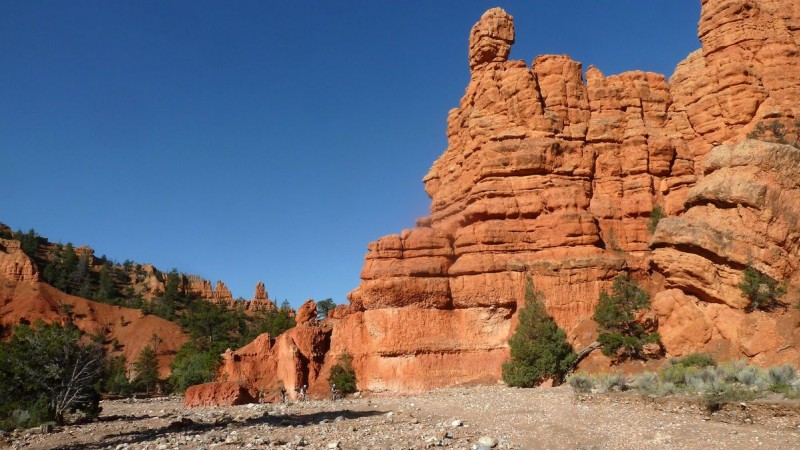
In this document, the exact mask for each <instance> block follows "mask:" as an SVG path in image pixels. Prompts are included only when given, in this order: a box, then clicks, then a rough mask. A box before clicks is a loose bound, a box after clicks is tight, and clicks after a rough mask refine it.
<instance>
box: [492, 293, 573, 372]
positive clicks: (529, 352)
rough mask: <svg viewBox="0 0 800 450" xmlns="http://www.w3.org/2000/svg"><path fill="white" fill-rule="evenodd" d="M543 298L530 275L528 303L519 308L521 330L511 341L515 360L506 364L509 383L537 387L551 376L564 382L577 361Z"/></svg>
mask: <svg viewBox="0 0 800 450" xmlns="http://www.w3.org/2000/svg"><path fill="white" fill-rule="evenodd" d="M543 300H544V297H543V294H542V293H541V292H538V291H536V290H535V289H534V287H533V282H532V281H531V280H530V278H529V279H528V280H527V282H526V285H525V306H524V307H523V308H522V309H520V310H519V324H518V325H517V330H516V331H515V332H514V335H513V336H511V339H509V341H508V344H509V347H511V360H510V361H508V362H506V363H504V364H503V380H504V381H505V382H506V384H508V385H509V386H517V387H533V386H536V385H538V384H540V383H541V382H542V381H544V380H545V379H548V378H551V379H553V381H554V382H556V383H560V382H561V381H563V379H564V376H565V375H566V374H567V372H568V371H569V370H570V368H571V367H572V363H573V362H574V360H575V352H574V351H573V350H572V346H570V345H569V342H567V335H566V333H565V332H564V330H562V329H561V328H559V327H558V325H557V324H556V323H555V321H554V320H553V318H552V317H550V316H549V315H548V314H547V311H546V310H545V307H544V302H543Z"/></svg>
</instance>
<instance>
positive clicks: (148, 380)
mask: <svg viewBox="0 0 800 450" xmlns="http://www.w3.org/2000/svg"><path fill="white" fill-rule="evenodd" d="M133 368H134V370H135V371H136V377H135V378H134V380H133V382H134V384H135V385H136V387H137V388H138V389H141V390H143V391H144V392H147V393H150V392H153V390H154V389H155V387H156V383H158V358H157V355H156V351H155V350H153V347H151V346H149V345H148V346H147V347H145V348H144V349H142V351H141V352H140V353H139V357H138V358H137V359H136V362H134V363H133Z"/></svg>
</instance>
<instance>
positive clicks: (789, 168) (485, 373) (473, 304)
mask: <svg viewBox="0 0 800 450" xmlns="http://www.w3.org/2000/svg"><path fill="white" fill-rule="evenodd" d="M698 35H699V38H700V41H701V43H702V48H701V49H699V50H697V51H695V52H693V53H692V54H690V55H689V56H688V57H687V58H686V59H685V60H684V61H683V62H681V63H680V64H679V65H678V67H677V68H676V70H675V73H674V74H673V76H672V77H671V78H670V80H669V81H668V80H667V79H666V78H665V77H664V76H663V75H659V74H655V73H648V72H639V71H635V72H626V73H623V74H620V75H610V76H605V75H603V73H601V71H600V70H599V69H597V68H595V67H592V66H590V67H589V68H588V69H586V71H585V72H584V69H583V67H582V65H581V63H579V62H576V61H573V60H571V59H570V58H569V57H568V56H565V55H543V56H539V57H537V58H535V59H534V61H533V63H532V64H531V65H527V64H526V63H525V62H524V61H509V60H508V55H509V53H510V48H511V45H512V44H513V43H514V22H513V18H512V17H511V16H510V15H509V14H507V13H506V12H505V11H503V10H502V9H500V8H494V9H491V10H489V11H487V12H486V13H485V14H484V15H483V16H482V17H481V19H480V20H479V21H478V23H476V24H475V26H474V27H473V29H472V31H471V33H470V36H469V45H468V48H469V53H468V61H469V66H470V71H471V77H470V82H469V85H468V86H467V89H466V93H465V95H464V97H463V98H462V100H461V103H460V105H459V107H457V108H454V109H452V110H451V111H450V112H449V113H448V116H447V138H448V147H447V149H445V151H444V153H443V154H442V155H441V156H440V157H439V159H438V160H436V162H434V164H433V166H432V167H431V169H430V171H429V172H428V174H427V175H426V176H425V178H424V180H423V181H424V183H425V190H426V192H427V193H428V195H429V196H430V198H431V207H430V216H429V217H426V218H423V219H420V220H418V222H417V226H416V227H415V228H413V229H410V230H405V231H403V232H402V233H400V234H399V235H390V236H386V237H383V238H380V239H378V240H377V241H376V242H373V243H371V244H370V245H369V247H368V253H367V255H366V257H365V264H364V268H363V270H362V273H361V278H362V282H361V284H360V285H359V286H358V288H357V289H355V290H354V291H353V292H351V294H350V295H349V300H350V305H348V306H347V307H340V308H337V309H336V310H335V311H334V312H333V313H332V314H331V318H329V319H328V320H327V325H328V326H331V327H332V331H331V334H330V342H329V343H327V342H326V343H325V344H324V346H325V347H327V346H328V345H329V346H330V348H329V349H327V348H325V350H327V354H326V356H325V358H324V364H323V366H322V368H321V369H320V372H319V376H315V378H314V379H313V380H312V379H311V378H310V377H309V379H308V380H303V381H304V382H306V381H308V382H309V383H310V386H311V387H312V392H313V391H314V390H317V391H320V392H321V391H323V390H324V386H323V384H324V381H322V380H324V378H325V376H326V374H327V372H328V371H329V370H330V367H331V366H332V365H333V364H335V363H336V361H337V359H338V356H339V355H340V354H341V353H342V352H344V351H348V352H350V353H351V354H352V355H353V356H354V366H355V369H356V372H357V374H358V380H359V387H360V388H362V389H369V390H376V391H380V390H390V391H414V390H422V389H429V388H433V387H438V386H446V385H455V384H462V383H490V382H491V383H493V382H496V381H497V380H499V379H500V375H501V372H500V367H501V363H502V362H503V361H504V360H506V359H507V358H508V346H507V341H508V338H509V336H510V334H511V333H512V332H513V330H514V327H515V319H516V311H517V310H518V308H519V307H520V306H521V305H522V303H523V301H524V299H523V287H524V284H525V281H524V280H525V278H526V276H530V277H531V278H532V279H533V282H534V284H535V285H536V287H537V288H538V289H539V290H541V291H543V292H544V294H545V297H546V307H547V311H548V312H549V313H550V314H551V315H552V316H553V317H554V318H555V320H556V321H557V322H558V324H559V325H560V326H561V327H563V328H564V329H566V331H567V333H568V335H569V338H570V340H571V341H572V343H573V344H574V345H575V346H576V347H579V346H582V345H586V344H588V343H590V342H592V341H593V340H594V339H595V338H596V325H595V324H594V322H593V321H592V319H591V317H592V315H593V313H594V308H595V306H596V303H597V299H598V295H599V293H600V291H601V290H603V289H605V288H608V287H609V286H610V283H611V281H612V280H613V278H614V277H615V276H617V275H618V274H620V273H623V272H627V273H630V274H631V276H632V277H633V278H634V279H636V280H637V281H639V282H640V283H641V284H642V285H643V286H644V287H645V288H646V289H647V290H648V291H650V292H651V294H652V297H653V312H652V314H654V317H655V318H656V320H657V322H658V324H659V332H660V334H661V336H662V341H663V342H662V345H663V351H664V354H665V356H679V355H683V354H686V353H691V352H696V351H708V352H712V353H714V354H715V355H718V356H720V357H723V358H735V357H743V356H744V357H749V358H752V360H753V361H755V362H757V363H760V364H773V363H783V362H789V363H793V364H795V365H798V363H799V362H800V353H798V347H800V331H798V329H797V327H796V323H797V322H798V319H800V312H798V311H796V310H794V309H791V308H790V309H786V310H782V311H776V312H772V313H765V312H761V311H757V312H753V313H746V312H745V310H744V308H745V306H746V303H747V302H746V300H745V299H744V298H743V297H742V294H741V293H740V291H739V290H738V288H737V287H736V285H737V284H738V283H739V282H740V281H741V279H742V272H743V269H744V268H745V267H746V266H747V265H752V266H754V267H755V268H757V269H759V270H761V271H762V272H764V273H766V274H768V275H770V276H772V277H774V278H776V279H779V280H782V281H786V282H787V283H789V284H790V285H794V286H797V285H800V271H798V269H799V268H800V267H799V266H800V262H799V260H798V259H799V257H798V250H799V246H800V224H798V217H800V214H798V213H800V197H799V196H798V195H800V190H798V184H797V181H796V180H797V176H796V174H797V173H800V155H798V153H799V152H800V151H799V150H798V149H797V148H795V147H789V146H781V145H777V144H768V143H764V142H760V141H745V140H744V139H745V137H746V136H747V134H748V133H749V132H750V131H751V130H753V129H754V127H755V126H756V125H757V124H759V123H762V122H765V121H772V120H780V121H785V122H786V123H790V122H794V121H795V120H797V119H798V118H800V68H798V57H799V56H800V4H798V3H797V2H786V1H778V0H704V1H702V12H701V18H700V23H699V33H698ZM656 207H660V208H662V209H663V210H664V211H665V212H666V214H667V215H668V218H666V219H663V220H662V221H661V222H660V223H659V224H658V227H657V229H656V231H655V233H652V234H651V233H650V232H649V231H648V227H647V223H648V221H649V218H650V215H651V213H652V212H653V211H654V209H655V208H656ZM257 342H258V341H256V342H254V343H253V344H251V345H250V346H254V347H256V346H258V345H262V348H261V349H260V350H258V349H253V348H249V347H250V346H248V348H247V350H246V351H245V349H242V350H240V351H239V352H236V353H234V354H233V355H232V356H230V357H229V358H228V362H227V363H226V366H225V369H224V372H223V373H224V374H225V375H227V376H228V377H229V379H230V378H237V377H235V376H232V375H231V374H234V373H236V371H237V370H245V369H243V368H245V367H247V369H246V370H248V371H250V372H259V371H261V372H264V373H261V374H260V375H253V374H252V373H251V375H249V379H254V378H259V377H260V378H269V377H276V376H277V377H278V378H280V376H278V375H276V374H278V373H279V371H277V370H278V369H274V368H273V366H274V365H275V364H278V365H279V364H280V362H275V363H273V362H270V363H269V364H270V365H269V366H266V365H262V366H259V365H258V364H257V363H256V362H255V361H258V360H259V359H257V355H259V354H262V353H264V352H265V351H267V350H269V352H270V354H271V355H276V354H277V353H279V352H281V351H284V352H288V351H289V350H288V349H289V348H291V345H295V346H296V345H297V344H296V342H295V343H291V344H290V343H288V342H287V343H286V345H287V346H289V347H286V349H283V350H281V349H277V348H276V346H280V344H279V343H274V344H270V345H272V347H270V348H267V347H266V343H262V344H257ZM259 352H261V353H259ZM237 353H238V356H237V355H236V354H237ZM301 353H303V354H305V352H301ZM598 353H599V352H595V354H593V355H592V357H590V358H589V359H588V360H586V361H585V362H584V364H585V367H588V368H591V367H601V366H604V365H605V367H607V364H608V360H606V359H604V358H603V357H602V356H600V355H598ZM272 357H273V358H274V356H272ZM236 358H239V359H238V360H237V359H236ZM248 358H249V359H248ZM258 358H261V357H258ZM270 361H271V360H270ZM237 364H241V365H240V366H237ZM240 367H241V368H242V369H240ZM270 371H272V372H270ZM266 372H270V373H271V375H268V376H267V375H265V373H266ZM289 378H291V376H290V377H289ZM239 379H242V380H246V379H248V377H239ZM317 380H320V381H321V383H322V384H320V383H316V384H314V382H315V381H317ZM282 381H283V382H284V383H287V382H288V383H294V381H289V380H287V379H283V380H282Z"/></svg>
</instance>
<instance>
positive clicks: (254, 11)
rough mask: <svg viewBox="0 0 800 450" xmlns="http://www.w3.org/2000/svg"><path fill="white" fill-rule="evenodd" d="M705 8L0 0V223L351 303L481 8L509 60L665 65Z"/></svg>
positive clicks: (243, 285)
mask: <svg viewBox="0 0 800 450" xmlns="http://www.w3.org/2000/svg"><path fill="white" fill-rule="evenodd" d="M699 3H700V2H699V1H690V0H680V1H676V0H648V1H642V0H626V1H619V0H615V1H602V2H601V1H597V0H584V1H577V0H576V1H571V2H553V1H531V0H528V1H492V2H484V1H463V0H447V1H445V0H437V1H394V2H389V1H358V2H356V1H336V2H332V1H322V0H320V1H317V2H308V1H290V2H267V1H260V2H252V1H235V2H222V1H217V2H209V1H191V2H190V1H166V2H165V1H127V2H126V1H113V2H108V1H69V2H67V1H34V0H18V1H8V0H0V156H1V157H2V158H0V161H2V175H0V198H1V199H2V200H1V201H0V221H2V222H5V223H7V224H9V225H10V226H12V227H13V228H15V229H16V228H22V229H25V230H27V229H28V228H35V229H36V230H37V232H39V233H40V234H42V235H44V236H47V237H49V238H50V239H51V240H55V241H61V242H64V243H66V242H68V241H70V242H72V243H74V244H75V245H91V246H92V247H94V248H95V249H96V251H97V254H98V255H100V254H105V255H107V256H108V257H109V258H111V259H115V260H117V261H120V262H121V261H122V260H124V259H132V260H135V261H137V262H143V263H144V262H149V263H152V264H155V265H156V266H157V267H159V268H161V269H164V270H169V269H170V268H173V267H174V268H177V269H178V270H179V271H181V272H186V273H195V274H198V275H201V276H203V277H205V278H208V279H211V280H212V281H216V280H217V279H221V280H223V281H224V282H225V283H226V284H227V285H228V286H229V287H230V288H231V290H232V291H233V293H234V295H235V296H242V297H245V298H250V297H251V296H252V294H253V288H254V286H255V284H256V282H257V281H259V280H263V281H264V283H265V284H266V286H267V290H268V292H269V293H270V296H271V297H273V298H277V299H278V300H284V299H289V301H290V302H291V303H292V304H293V305H298V304H300V303H301V302H302V301H304V300H305V299H306V298H315V299H322V298H326V297H332V298H333V299H334V300H335V301H336V302H337V303H342V302H345V301H346V300H345V295H346V293H347V292H349V291H350V290H352V289H354V288H355V287H356V286H357V285H358V282H359V274H360V271H361V266H362V264H363V257H364V254H365V252H366V246H367V244H368V243H369V242H370V241H373V240H375V239H377V238H378V237H380V236H383V235H386V234H391V233H398V232H400V231H401V230H402V229H403V228H409V227H412V226H413V224H414V219H415V218H417V217H420V216H424V215H426V214H427V211H428V198H427V196H426V195H425V192H424V189H423V185H422V182H421V179H422V177H423V176H424V175H425V173H426V172H427V170H428V168H429V167H430V165H431V164H432V163H433V161H434V160H435V159H436V158H437V157H438V156H439V155H440V154H441V153H442V151H443V150H444V149H445V147H446V145H447V143H446V139H445V119H446V116H447V111H448V110H449V109H450V108H452V107H455V106H457V105H458V102H459V99H460V98H461V96H462V95H463V93H464V89H465V87H466V84H467V81H468V79H469V69H468V64H467V39H468V34H469V30H470V28H471V27H472V25H473V24H474V23H475V22H476V21H477V20H478V18H479V17H480V15H481V14H482V13H483V11H485V10H486V9H488V8H490V7H492V6H502V7H504V8H505V9H506V10H507V11H508V12H509V13H510V14H512V15H513V16H514V18H515V22H516V30H517V43H516V45H515V46H514V48H513V50H512V55H511V57H512V58H513V59H524V60H526V61H527V62H528V63H530V61H532V59H533V58H534V57H535V56H536V55H539V54H543V53H558V54H561V53H566V54H569V55H570V56H572V57H573V58H574V59H576V60H578V61H581V62H582V63H583V64H584V69H586V68H587V67H588V66H589V65H590V64H593V65H595V66H597V67H598V68H599V69H600V70H602V71H603V72H604V73H605V74H606V75H610V74H614V73H619V72H623V71H626V70H633V69H641V70H650V71H656V72H661V73H665V74H667V76H669V75H670V74H671V73H672V72H673V70H674V68H675V65H676V64H677V63H678V61H680V60H681V59H683V58H684V57H685V56H686V55H687V54H688V53H689V52H691V51H693V50H695V49H697V48H698V47H699V45H700V44H699V41H698V40H697V37H696V34H697V32H696V25H697V20H698V18H699V11H700V5H699Z"/></svg>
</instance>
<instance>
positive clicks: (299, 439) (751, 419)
mask: <svg viewBox="0 0 800 450" xmlns="http://www.w3.org/2000/svg"><path fill="white" fill-rule="evenodd" d="M102 406H103V414H102V415H101V416H100V418H99V420H97V421H95V422H92V423H87V424H81V425H70V426H64V427H56V428H55V429H54V430H53V432H52V433H48V434H42V433H40V432H38V431H36V430H21V431H20V430H18V431H15V432H13V433H3V434H2V435H1V436H0V447H2V448H19V449H21V448H32V449H50V448H59V449H84V448H86V449H97V448H111V449H120V450H122V449H151V450H166V449H173V448H181V449H184V448H186V449H198V450H203V449H204V450H210V449H241V448H245V449H248V448H253V449H255V448H281V449H301V448H302V449H336V448H339V449H381V450H383V449H421V448H435V447H449V448H454V449H481V450H486V449H490V448H495V449H519V448H524V449H703V450H710V449H758V448H762V449H787V448H800V402H797V401H792V402H785V401H783V402H781V401H768V400H763V401H755V402H747V403H741V404H740V403H735V404H730V405H726V406H725V407H724V408H723V409H722V410H721V411H718V412H715V413H714V414H710V415H709V414H708V413H707V412H706V411H705V410H704V409H703V408H702V407H701V406H700V405H699V404H698V403H697V402H696V401H693V400H691V399H681V398H665V399H652V398H647V397H643V396H641V395H637V394H611V395H579V394H576V393H574V392H573V391H572V389H571V388H569V387H567V386H561V387H557V388H539V389H513V388H507V387H504V386H492V387H486V386H483V387H462V388H448V389H441V390H437V391H433V392H429V393H426V394H421V395H414V396H403V397H383V396H377V395H373V396H370V397H366V398H358V399H345V400H339V401H336V402H331V401H327V400H310V401H307V402H298V403H290V404H289V405H272V404H265V405H243V406H234V407H217V408H196V409H185V408H184V407H183V400H182V398H178V397H172V398H158V399H139V400H136V399H128V400H111V401H104V402H103V403H102Z"/></svg>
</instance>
